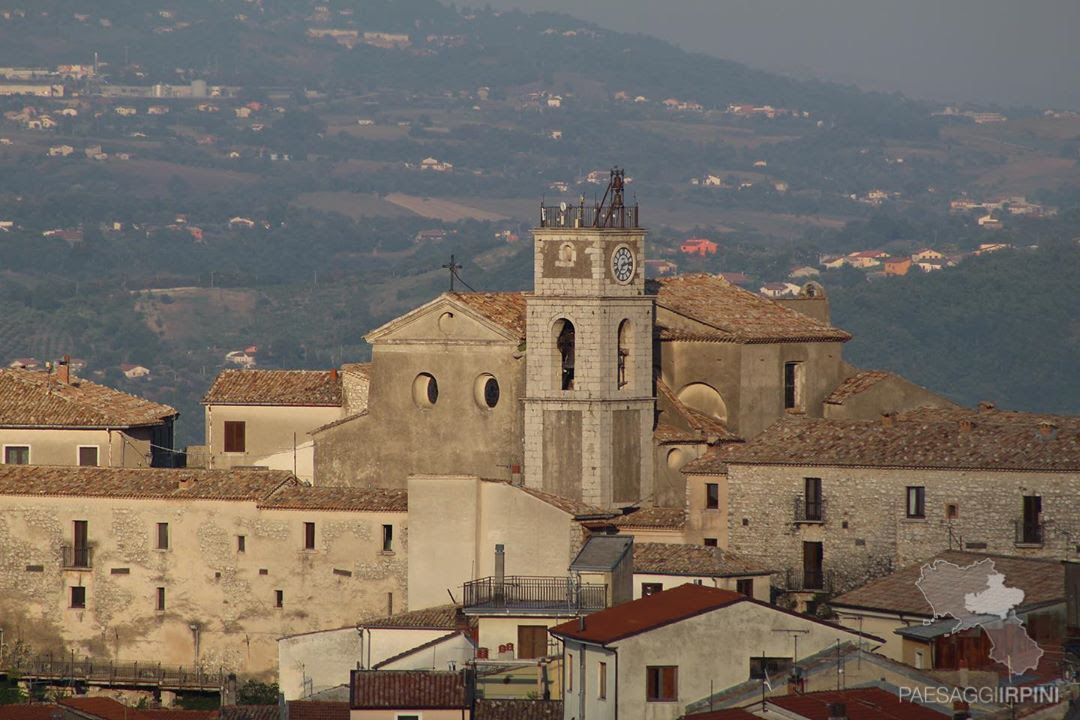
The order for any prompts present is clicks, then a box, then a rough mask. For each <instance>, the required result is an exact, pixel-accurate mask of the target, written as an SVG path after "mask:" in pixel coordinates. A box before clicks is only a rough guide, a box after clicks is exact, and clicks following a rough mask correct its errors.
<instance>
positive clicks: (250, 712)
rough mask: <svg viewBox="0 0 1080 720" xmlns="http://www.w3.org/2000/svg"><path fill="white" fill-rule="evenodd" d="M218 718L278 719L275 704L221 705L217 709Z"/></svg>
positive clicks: (240, 719)
mask: <svg viewBox="0 0 1080 720" xmlns="http://www.w3.org/2000/svg"><path fill="white" fill-rule="evenodd" d="M218 717H219V718H220V720H280V717H281V711H280V710H279V709H278V706H277V705H223V706H222V707H221V709H220V710H218Z"/></svg>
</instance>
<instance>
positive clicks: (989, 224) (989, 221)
mask: <svg viewBox="0 0 1080 720" xmlns="http://www.w3.org/2000/svg"><path fill="white" fill-rule="evenodd" d="M978 222H979V226H980V227H984V228H986V229H987V230H997V229H998V228H1000V227H1001V221H1000V220H998V219H997V218H996V217H994V214H993V213H986V214H985V215H983V216H981V217H980V218H979V220H978Z"/></svg>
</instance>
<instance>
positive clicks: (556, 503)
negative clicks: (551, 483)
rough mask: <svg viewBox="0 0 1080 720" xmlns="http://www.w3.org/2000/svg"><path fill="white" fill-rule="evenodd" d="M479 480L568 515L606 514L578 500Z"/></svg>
mask: <svg viewBox="0 0 1080 720" xmlns="http://www.w3.org/2000/svg"><path fill="white" fill-rule="evenodd" d="M481 480H482V481H483V482H491V483H502V484H503V485H508V486H510V487H513V488H516V489H518V490H521V491H522V492H523V493H525V494H527V495H532V496H533V497H534V498H536V499H537V500H541V501H543V502H545V503H547V504H548V505H551V506H552V507H554V508H557V509H559V510H562V511H563V512H564V513H567V514H568V515H574V516H577V515H597V514H604V513H606V512H607V511H606V510H603V509H601V508H599V507H597V506H595V505H589V504H588V503H585V502H582V501H580V500H571V499H569V498H564V497H562V496H561V495H553V494H552V493H549V492H545V491H543V490H538V489H537V488H533V487H528V486H527V485H514V484H513V483H510V482H508V481H506V480H495V479H491V478H481Z"/></svg>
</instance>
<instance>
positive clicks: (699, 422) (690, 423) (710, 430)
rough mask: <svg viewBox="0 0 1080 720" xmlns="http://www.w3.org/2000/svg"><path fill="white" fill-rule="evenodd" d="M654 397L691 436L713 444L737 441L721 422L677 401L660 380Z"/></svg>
mask: <svg viewBox="0 0 1080 720" xmlns="http://www.w3.org/2000/svg"><path fill="white" fill-rule="evenodd" d="M656 395H657V398H658V399H659V400H660V401H661V402H662V403H664V404H666V405H667V406H669V407H670V408H671V409H672V411H673V412H674V413H675V414H676V415H677V416H678V417H679V418H680V419H681V420H682V422H683V423H684V424H685V425H686V426H687V427H689V428H691V430H692V432H693V434H696V435H698V436H699V437H700V438H701V439H702V440H704V441H705V442H708V443H715V442H722V441H733V440H738V439H739V437H738V435H736V434H735V433H733V432H731V431H730V430H728V428H727V425H725V424H724V423H722V422H721V421H719V420H717V419H716V418H713V417H709V416H708V415H705V414H704V413H701V412H698V411H697V410H694V409H693V408H690V407H688V406H687V405H686V404H685V403H683V402H682V401H681V400H679V398H677V397H676V396H675V393H673V392H672V391H671V388H669V387H668V385H667V383H666V382H664V381H663V380H662V379H661V378H656Z"/></svg>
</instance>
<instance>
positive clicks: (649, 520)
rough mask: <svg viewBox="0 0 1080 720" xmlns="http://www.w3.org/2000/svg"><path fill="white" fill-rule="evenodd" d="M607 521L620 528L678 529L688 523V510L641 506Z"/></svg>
mask: <svg viewBox="0 0 1080 720" xmlns="http://www.w3.org/2000/svg"><path fill="white" fill-rule="evenodd" d="M605 522H606V524H609V525H613V526H614V527H618V528H642V529H647V528H653V529H660V530H678V529H681V528H682V527H684V526H685V525H686V510H684V509H683V508H665V507H648V508H640V509H638V510H635V511H634V512H631V513H627V514H626V515H620V516H618V517H616V518H613V519H611V520H610V521H605Z"/></svg>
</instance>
